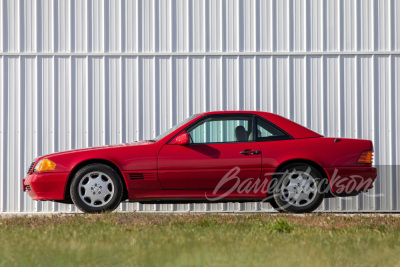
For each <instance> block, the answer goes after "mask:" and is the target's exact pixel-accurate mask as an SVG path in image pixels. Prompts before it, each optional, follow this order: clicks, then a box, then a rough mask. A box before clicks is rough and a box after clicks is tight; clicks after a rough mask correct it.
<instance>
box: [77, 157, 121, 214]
mask: <svg viewBox="0 0 400 267" xmlns="http://www.w3.org/2000/svg"><path fill="white" fill-rule="evenodd" d="M70 193H71V198H72V201H73V202H74V204H75V205H76V206H77V207H78V208H79V209H80V210H82V211H84V212H88V213H98V212H103V211H112V210H114V209H116V208H117V207H118V205H119V203H120V202H121V199H122V193H123V187H122V182H121V178H120V177H119V175H118V173H117V172H116V171H115V170H114V169H113V168H111V167H109V166H107V165H104V164H98V163H94V164H89V165H87V166H85V167H83V168H82V169H81V170H79V171H78V172H77V173H76V174H75V176H74V178H73V180H72V183H71V188H70Z"/></svg>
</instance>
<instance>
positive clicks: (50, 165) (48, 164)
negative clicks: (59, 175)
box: [37, 159, 56, 172]
mask: <svg viewBox="0 0 400 267" xmlns="http://www.w3.org/2000/svg"><path fill="white" fill-rule="evenodd" d="M55 168H56V164H55V163H54V162H52V161H51V160H49V159H44V160H42V162H40V165H39V167H38V168H37V171H38V172H46V171H53V170H54V169H55Z"/></svg>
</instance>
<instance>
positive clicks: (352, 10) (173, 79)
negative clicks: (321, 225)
mask: <svg viewBox="0 0 400 267" xmlns="http://www.w3.org/2000/svg"><path fill="white" fill-rule="evenodd" d="M399 10H400V4H399V3H398V2H397V1H393V0H392V1H389V0H369V1H357V0H351V1H344V0H332V1H318V0H311V1H292V0H284V1H278V0H252V1H243V0H234V1H230V0H225V1H213V0H199V1H194V0H192V1H181V0H176V1H158V0H150V1H144V0H138V1H115V0H108V1H100V0H96V1H76V0H75V1H74V0H73V1H70V2H68V1H52V0H32V1H12V0H8V1H3V2H2V3H1V4H0V16H1V18H0V35H1V37H2V39H1V41H0V211H2V212H17V211H74V210H76V209H75V208H74V207H73V206H67V205H61V204H55V203H51V202H33V201H32V200H31V199H30V198H29V197H27V196H26V194H23V193H22V192H21V178H22V177H23V176H24V175H25V172H26V170H27V168H28V167H29V165H30V163H31V161H32V159H33V158H34V157H36V156H38V155H43V154H48V153H52V152H55V151H63V150H69V149H75V148H83V147H91V146H99V145H106V144H116V143H121V142H131V141H135V140H140V139H150V138H152V137H154V136H156V135H158V134H160V133H161V132H163V131H164V130H166V129H168V128H169V127H171V126H173V125H174V124H176V123H178V122H179V121H181V120H183V119H184V118H186V117H188V116H190V115H191V114H193V113H198V112H203V111H210V110H263V111H269V112H275V113H278V114H281V115H283V116H286V117H288V118H290V119H292V120H294V121H296V122H299V123H301V124H303V125H305V126H307V127H310V128H311V129H313V130H314V131H317V132H319V133H321V134H324V135H326V136H342V137H350V138H365V139H371V140H373V141H374V144H375V151H376V152H375V162H376V164H379V165H400V154H399V153H400V152H399V149H398V148H399V147H400V141H399V140H400V138H399V133H400V126H399V124H400V107H399V103H400V93H399V92H400V82H399V77H400V18H399V16H397V15H396V14H398V13H399V12H398V11H399ZM399 174H400V169H399V167H396V166H394V167H392V168H384V169H381V171H380V176H379V179H378V180H377V182H376V184H375V189H373V190H372V192H371V193H376V194H383V197H380V198H371V197H368V195H361V196H358V197H354V198H348V199H329V200H325V201H324V204H323V205H322V206H321V209H320V210H329V211H330V210H335V211H340V210H342V211H354V210H360V211H374V210H385V211H390V210H395V211H399V210H400V199H399V197H398V196H397V192H398V191H399V190H400V183H399V182H398V181H397V178H396V177H398V176H399ZM262 206H263V207H265V208H269V205H268V204H262ZM121 210H143V211H188V210H192V211H257V210H260V207H259V206H258V205H257V204H255V203H243V204H237V203H226V204H190V205H183V204H179V205H139V204H137V203H123V204H122V205H121Z"/></svg>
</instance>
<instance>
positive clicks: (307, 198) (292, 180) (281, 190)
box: [273, 164, 326, 213]
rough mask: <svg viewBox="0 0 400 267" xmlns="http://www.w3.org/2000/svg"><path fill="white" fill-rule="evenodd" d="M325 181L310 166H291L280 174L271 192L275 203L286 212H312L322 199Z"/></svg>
mask: <svg viewBox="0 0 400 267" xmlns="http://www.w3.org/2000/svg"><path fill="white" fill-rule="evenodd" d="M325 180H326V179H325V178H323V177H322V176H321V174H320V173H319V172H318V170H317V169H315V168H314V167H312V166H310V165H307V164H291V165H289V166H287V167H286V168H284V169H283V170H282V171H281V173H280V176H279V182H278V183H277V185H276V187H275V188H274V191H273V195H274V200H275V203H276V204H277V205H278V206H279V208H280V209H282V210H283V211H286V212H294V213H306V212H312V211H314V210H315V209H317V208H318V207H319V206H320V205H321V203H322V201H323V199H324V191H325V190H324V187H325V184H324V182H325Z"/></svg>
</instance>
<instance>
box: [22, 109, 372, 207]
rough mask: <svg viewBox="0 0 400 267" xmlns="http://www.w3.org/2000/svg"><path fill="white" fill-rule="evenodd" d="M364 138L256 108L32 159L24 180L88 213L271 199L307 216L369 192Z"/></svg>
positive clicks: (36, 195)
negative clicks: (127, 206)
mask: <svg viewBox="0 0 400 267" xmlns="http://www.w3.org/2000/svg"><path fill="white" fill-rule="evenodd" d="M372 161H373V144H372V142H371V141H369V140H359V139H346V138H327V137H323V136H321V135H320V134H318V133H315V132H313V131H311V130H309V129H307V128H305V127H303V126H301V125H299V124H297V123H295V122H292V121H290V120H288V119H286V118H283V117H281V116H278V115H275V114H271V113H267V112H258V111H254V112H252V111H220V112H207V113H201V114H195V115H193V116H191V117H190V118H188V119H186V120H184V121H182V122H181V123H179V124H177V125H175V126H174V127H172V128H171V129H169V130H167V131H166V132H164V133H163V134H161V135H159V136H157V137H156V138H154V139H153V140H146V141H140V142H134V143H128V144H121V145H112V146H103V147H94V148H86V149H79V150H72V151H66V152H60V153H54V154H50V155H45V156H41V157H38V158H37V159H35V161H34V162H33V163H32V164H31V166H30V168H29V171H28V174H27V176H26V177H25V179H24V180H23V190H24V191H26V192H27V193H28V194H29V195H30V196H31V197H32V198H33V199H34V200H51V201H57V202H62V203H69V204H75V205H76V206H77V207H78V208H79V209H80V210H82V211H84V212H91V213H93V212H95V213H97V212H103V211H111V210H114V209H115V208H117V207H118V205H119V204H120V203H121V201H125V200H129V201H135V202H141V203H192V202H249V201H257V202H258V201H264V202H269V203H270V204H271V205H272V206H273V207H274V208H275V209H276V210H278V211H281V212H296V213H302V212H311V211H314V210H315V209H317V208H318V207H319V206H320V204H321V202H322V201H323V199H324V198H327V197H337V196H339V197H341V196H354V195H357V194H359V193H361V192H365V191H367V190H369V189H371V188H372V186H373V182H374V181H375V179H376V177H377V170H376V168H374V167H372Z"/></svg>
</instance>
